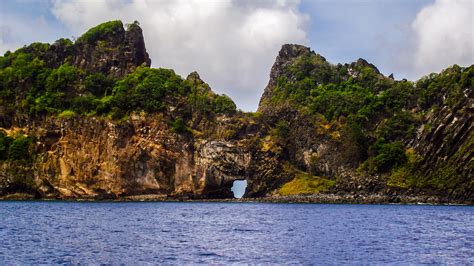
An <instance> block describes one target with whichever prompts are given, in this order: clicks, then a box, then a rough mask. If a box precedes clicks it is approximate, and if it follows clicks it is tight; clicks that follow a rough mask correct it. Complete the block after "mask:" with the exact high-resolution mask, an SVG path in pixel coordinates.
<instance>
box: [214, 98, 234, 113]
mask: <svg viewBox="0 0 474 266" xmlns="http://www.w3.org/2000/svg"><path fill="white" fill-rule="evenodd" d="M236 109H237V106H236V105H235V103H234V101H232V99H231V98H230V97H229V96H227V95H225V94H223V95H217V96H216V97H215V98H214V112H216V113H218V114H233V113H235V111H236Z"/></svg>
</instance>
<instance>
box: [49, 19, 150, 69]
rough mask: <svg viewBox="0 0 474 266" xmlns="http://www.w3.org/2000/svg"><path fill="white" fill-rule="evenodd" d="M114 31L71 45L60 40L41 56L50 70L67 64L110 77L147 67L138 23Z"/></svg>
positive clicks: (147, 58)
mask: <svg viewBox="0 0 474 266" xmlns="http://www.w3.org/2000/svg"><path fill="white" fill-rule="evenodd" d="M117 24H118V26H117V27H116V28H115V29H114V31H111V32H108V33H107V34H104V35H102V36H100V37H99V38H97V39H95V40H94V41H88V40H81V39H79V40H78V41H76V42H75V43H74V44H72V43H70V42H68V41H66V40H65V39H60V40H58V41H56V42H55V43H53V44H52V45H51V46H50V47H49V49H48V51H46V53H45V55H44V60H45V62H46V63H47V64H48V65H49V66H51V67H58V66H60V65H62V64H64V63H69V64H72V65H74V66H75V67H77V68H79V69H82V70H84V71H85V72H86V73H97V72H98V73H103V74H105V75H108V76H111V77H113V78H119V77H123V76H124V75H126V74H128V73H130V72H132V71H133V70H134V69H135V68H136V67H137V66H141V65H143V66H150V65H151V60H150V57H149V56H148V53H147V51H146V48H145V41H144V39H143V33H142V29H141V28H140V26H139V25H138V23H137V22H135V23H132V24H130V25H128V28H127V30H125V29H124V27H123V24H122V22H119V21H118V22H117Z"/></svg>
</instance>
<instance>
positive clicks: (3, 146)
mask: <svg viewBox="0 0 474 266" xmlns="http://www.w3.org/2000/svg"><path fill="white" fill-rule="evenodd" d="M12 141H13V139H12V138H11V137H9V136H7V135H6V134H5V133H4V132H3V131H0V160H6V159H8V148H9V147H10V144H11V143H12Z"/></svg>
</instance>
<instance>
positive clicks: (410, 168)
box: [0, 22, 474, 203]
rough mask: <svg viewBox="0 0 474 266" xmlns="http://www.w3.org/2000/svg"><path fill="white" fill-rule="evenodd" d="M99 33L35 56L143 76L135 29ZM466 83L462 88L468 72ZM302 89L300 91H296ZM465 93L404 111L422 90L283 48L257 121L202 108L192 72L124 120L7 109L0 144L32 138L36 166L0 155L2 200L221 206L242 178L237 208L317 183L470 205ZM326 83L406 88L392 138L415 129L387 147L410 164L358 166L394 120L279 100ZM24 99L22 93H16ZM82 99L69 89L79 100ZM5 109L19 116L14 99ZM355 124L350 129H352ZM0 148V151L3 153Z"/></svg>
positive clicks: (470, 104)
mask: <svg viewBox="0 0 474 266" xmlns="http://www.w3.org/2000/svg"><path fill="white" fill-rule="evenodd" d="M108 26H109V27H108V28H107V30H103V31H101V32H102V33H103V34H102V33H101V34H97V32H96V31H94V29H91V31H89V32H87V33H86V34H85V35H83V36H82V37H80V38H79V39H78V40H77V41H76V42H75V43H74V44H73V43H70V42H67V41H64V40H59V41H57V42H56V43H55V44H53V45H50V46H48V47H47V49H46V52H45V53H44V54H40V55H39V57H41V58H42V59H43V60H44V62H45V64H47V65H48V66H49V67H50V68H52V69H53V68H57V67H59V66H61V65H63V64H71V65H73V66H75V67H76V68H78V69H80V70H81V71H83V72H84V73H102V74H104V75H105V76H107V77H108V78H111V79H113V80H119V79H121V78H123V77H124V76H126V75H127V74H129V73H132V72H133V71H134V70H135V69H137V68H138V67H140V66H144V67H149V66H150V59H149V56H148V53H147V52H146V49H145V43H144V41H143V35H142V30H141V29H140V27H139V26H138V23H133V24H131V25H129V26H128V28H127V30H125V29H124V28H123V24H122V23H121V22H111V24H110V25H108ZM25 49H26V48H25ZM27 49H33V48H27ZM0 63H1V62H0ZM141 69H142V68H138V70H141ZM458 72H459V71H458ZM458 72H456V73H458ZM465 72H466V71H465ZM469 73H470V72H469ZM469 73H467V74H468V75H467V77H468V79H469V78H472V77H471V76H469V75H473V74H469ZM472 73H474V71H473V72H472ZM464 74H465V73H463V75H464ZM446 76H448V77H449V75H446ZM301 80H303V81H305V82H307V83H298V82H300V81H301ZM351 82H352V83H351ZM463 82H464V83H463V84H464V85H462V86H464V87H463V88H462V89H463V90H462V94H459V93H458V94H455V95H454V96H455V100H452V98H453V93H452V91H449V90H443V89H441V90H440V91H441V93H440V94H439V95H436V96H432V95H431V94H429V95H428V96H429V97H431V98H429V97H428V96H427V97H428V98H429V101H431V102H430V104H429V107H426V106H427V104H426V101H425V102H423V104H424V105H423V104H420V103H419V102H417V101H416V100H412V98H413V97H415V96H416V97H422V96H420V95H421V94H422V93H424V92H422V91H421V90H420V91H416V86H415V85H414V84H408V85H409V86H407V84H406V83H403V82H402V81H395V80H394V79H393V77H385V76H384V75H383V74H382V73H380V72H379V70H378V69H377V68H376V67H375V66H374V65H372V64H370V63H368V62H367V61H365V60H364V59H359V60H357V61H356V62H353V63H350V64H345V65H341V64H339V65H332V64H330V63H329V62H327V61H326V59H325V58H324V57H322V56H321V55H318V54H316V53H315V52H313V51H311V49H310V48H308V47H304V46H301V45H294V44H286V45H283V47H282V49H281V51H280V52H279V54H278V56H277V58H276V61H275V64H274V65H273V67H272V70H271V73H270V80H269V83H268V85H267V86H266V88H265V90H264V93H263V95H262V98H261V100H260V104H259V108H258V112H257V113H254V114H245V113H242V112H234V113H219V112H217V111H215V110H213V109H212V108H213V107H212V106H213V105H210V104H209V102H212V103H213V101H216V99H219V100H221V101H225V98H217V95H216V94H215V93H214V92H213V91H212V90H211V88H210V87H209V85H208V84H206V83H205V82H204V81H203V80H201V78H200V77H199V74H198V73H197V72H193V73H191V74H189V76H188V77H187V79H186V80H185V83H183V84H184V85H183V87H184V88H177V90H178V89H183V90H187V93H189V95H188V96H187V97H183V96H182V95H180V94H177V96H176V95H172V96H168V95H164V96H163V98H160V101H157V103H159V104H163V107H162V109H159V110H160V111H155V112H149V113H147V112H145V111H143V110H136V111H135V112H131V113H129V116H125V117H123V118H121V119H113V118H111V117H106V116H100V115H93V114H92V115H89V114H87V115H82V116H72V117H67V116H66V117H61V116H59V115H36V116H29V115H27V114H25V112H22V111H18V112H14V115H10V116H11V117H9V119H4V120H2V121H8V122H1V126H2V127H3V129H1V133H2V134H4V135H5V134H6V135H8V136H20V135H26V136H29V137H30V138H31V139H32V140H34V141H33V142H32V143H31V145H30V149H31V150H32V151H33V152H34V154H35V156H34V157H33V158H31V159H28V160H26V159H25V160H21V158H20V159H18V160H16V161H15V160H7V159H5V158H7V157H5V156H3V155H2V154H1V153H0V197H1V196H3V195H8V194H13V193H26V194H28V195H31V197H36V198H61V199H65V198H67V199H74V198H91V199H106V198H110V199H115V198H123V197H134V196H140V195H141V196H143V195H152V196H153V197H172V198H191V199H209V198H231V197H232V196H233V193H232V192H231V187H232V185H233V181H235V180H243V179H245V180H247V181H248V186H247V188H246V193H245V197H265V196H275V195H276V196H278V195H280V193H281V191H280V188H282V186H284V185H287V184H289V183H290V181H291V182H293V183H294V182H296V181H298V180H300V179H301V180H303V181H308V180H310V181H314V180H319V179H316V177H317V178H324V180H326V181H327V182H328V183H330V184H334V185H331V187H330V188H329V189H328V190H325V191H324V192H325V193H332V194H333V195H336V196H334V197H336V198H337V197H344V196H345V195H350V197H351V198H354V199H357V198H358V197H360V198H363V197H369V196H368V195H370V197H376V198H377V197H380V198H396V197H398V195H402V196H403V197H412V196H418V195H422V196H423V197H424V198H427V199H430V201H432V202H436V201H441V200H443V201H448V202H450V201H454V202H468V203H472V202H473V191H474V183H473V180H474V179H473V175H474V165H473V160H474V159H473V150H474V146H473V145H474V136H473V126H472V114H473V111H474V101H473V91H472V84H470V83H469V82H465V81H463ZM283 83H284V84H286V85H287V87H284V86H283V85H282V84H283ZM353 83H355V84H356V85H357V86H355V85H354V84H353ZM440 83H441V82H440ZM151 84H156V83H151ZM288 84H289V85H288ZM301 84H303V86H300V85H301ZM327 84H351V85H354V86H355V88H356V89H360V88H362V87H363V86H366V87H370V88H371V89H372V90H373V91H370V92H367V93H371V95H372V96H371V97H372V98H375V97H378V96H379V95H383V94H384V93H387V91H389V92H390V89H391V88H393V87H395V88H396V89H395V92H396V93H400V92H403V93H405V91H404V90H406V91H410V90H411V89H414V90H415V92H414V93H413V95H415V96H413V95H411V96H410V95H409V96H407V97H406V101H405V98H403V100H404V102H406V103H403V104H405V105H403V106H402V107H399V106H397V108H399V109H400V110H401V111H400V110H398V111H399V112H401V113H404V114H406V113H409V114H410V115H412V116H416V118H417V120H416V122H413V123H412V122H406V123H408V124H409V123H411V124H409V125H410V127H411V129H410V130H408V129H407V130H405V129H403V130H402V129H400V128H399V127H400V125H398V124H397V126H394V129H392V131H397V130H399V131H404V130H405V131H409V132H412V131H413V132H415V133H410V134H405V135H402V137H399V138H398V139H397V141H398V142H399V143H401V144H400V145H404V146H403V147H404V148H405V149H406V150H407V151H410V152H412V153H413V154H416V156H414V158H415V159H414V160H413V161H409V162H406V163H405V164H404V165H402V166H401V167H399V168H394V169H391V170H390V171H385V172H381V173H379V172H375V173H373V172H364V164H369V163H370V160H369V159H370V156H372V157H374V156H373V155H371V154H369V153H370V152H372V151H371V150H370V149H369V151H368V149H367V146H368V144H367V143H371V144H374V143H376V141H375V140H376V139H377V138H379V139H380V137H379V136H378V135H379V134H380V132H381V131H382V129H383V126H385V125H386V124H390V123H389V122H390V121H391V120H390V119H392V118H393V117H395V115H394V114H393V113H390V112H392V110H388V111H383V112H382V111H379V112H378V113H375V114H371V116H369V117H364V118H363V119H361V120H362V122H360V120H354V118H353V117H351V116H349V115H346V116H344V115H340V116H338V117H337V118H334V119H332V120H330V119H329V118H327V117H325V116H324V115H322V114H321V113H317V112H316V111H314V110H319V109H317V108H318V106H314V105H310V104H308V103H307V102H299V101H298V100H300V99H296V100H295V99H292V98H291V97H290V96H294V95H285V94H282V91H283V92H284V93H286V92H285V91H284V90H282V88H283V89H285V90H291V89H294V87H296V88H297V89H299V91H296V92H294V94H298V93H300V94H303V95H305V97H306V98H308V99H314V98H317V97H318V96H320V95H321V92H318V91H317V90H315V91H316V92H313V93H309V92H308V91H309V90H311V89H314V88H319V87H320V86H323V85H327ZM400 84H401V85H400ZM465 84H470V85H468V86H467V85H465ZM25 86H26V85H25ZM28 86H30V85H28ZM150 86H151V85H150ZM397 86H399V87H400V88H401V89H400V88H399V87H397ZM403 86H405V87H403ZM469 86H471V87H469ZM79 87H80V86H79ZM441 87H442V86H441ZM0 89H2V88H0ZM24 89H25V88H22V87H19V88H18V91H20V92H21V91H22V90H24ZM81 89H82V88H79V89H78V91H79V92H81V93H82V92H83V90H81ZM345 89H346V88H345ZM350 89H353V87H350ZM361 90H362V89H361ZM363 92H364V93H366V91H365V90H364V91H363ZM428 92H430V91H428ZM281 95H284V97H281ZM342 95H345V94H342ZM394 95H395V96H396V95H398V94H394ZM81 96H82V95H81ZM286 96H288V97H286ZM395 96H394V97H395ZM416 97H415V98H416ZM423 97H424V96H423ZM104 98H106V97H104ZM104 98H102V100H103V99H104ZM303 98H304V97H303ZM372 98H370V99H372ZM16 100H17V105H21V103H22V99H20V98H17V99H16ZM102 100H101V101H102ZM433 102H434V103H433ZM448 102H449V103H448ZM453 102H454V104H453ZM349 103H352V102H349ZM220 104H221V105H222V102H221V103H220ZM336 104H337V102H336ZM397 104H398V103H397ZM2 105H5V103H1V104H0V107H3V106H2ZM221 105H219V107H220V108H221V107H222V106H221ZM234 107H235V105H234ZM374 108H378V107H377V106H376V107H374ZM221 109H222V108H221ZM219 110H220V109H219ZM377 110H378V109H377ZM0 111H1V108H0ZM234 111H235V110H234ZM320 112H321V111H320ZM397 115H398V114H397ZM4 116H9V115H8V114H4ZM356 118H357V119H359V118H360V117H356ZM351 119H352V120H351ZM364 119H365V120H364ZM183 121H185V122H183ZM354 121H357V123H359V124H358V125H360V126H359V127H353V126H351V125H352V124H351V123H355V122H354ZM180 123H181V124H180ZM404 123H405V122H404ZM401 126H404V124H402V125H401ZM3 132H4V133H3ZM400 134H401V133H400ZM2 136H3V135H1V136H0V137H2ZM361 139H362V140H361ZM0 144H1V145H3V144H4V143H2V142H0ZM1 145H0V151H2V152H4V151H3V150H1V149H2V148H3V147H2V146H1ZM9 145H10V144H9ZM364 145H366V146H364ZM373 146H376V145H375V144H374V145H373ZM2 156H3V157H2ZM9 156H10V155H9ZM368 162H369V163H368ZM402 170H403V171H402ZM397 171H398V172H397ZM298 178H299V179H298ZM295 184H297V183H295ZM303 184H306V183H303ZM309 184H310V186H317V184H316V185H315V183H314V182H313V183H309ZM394 184H395V185H394ZM300 186H301V185H300ZM296 187H297V188H300V189H301V187H298V185H297V186H296ZM432 197H435V198H432ZM289 198H292V196H289ZM316 198H317V197H316ZM356 201H357V200H356ZM358 202H359V201H358Z"/></svg>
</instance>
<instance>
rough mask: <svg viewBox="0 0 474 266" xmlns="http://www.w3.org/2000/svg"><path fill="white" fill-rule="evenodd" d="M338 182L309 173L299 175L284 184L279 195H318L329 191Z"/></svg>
mask: <svg viewBox="0 0 474 266" xmlns="http://www.w3.org/2000/svg"><path fill="white" fill-rule="evenodd" d="M335 183H336V182H335V181H333V180H329V179H326V178H322V177H318V176H312V175H309V174H308V173H303V172H301V173H298V174H297V175H296V177H295V178H294V179H293V180H291V181H290V182H288V183H286V184H284V185H283V186H282V187H281V188H280V189H279V190H278V192H279V194H280V195H283V196H287V195H300V194H318V193H321V192H325V191H328V190H329V189H330V188H331V187H332V186H334V184H335Z"/></svg>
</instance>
